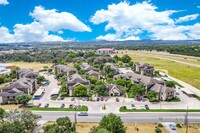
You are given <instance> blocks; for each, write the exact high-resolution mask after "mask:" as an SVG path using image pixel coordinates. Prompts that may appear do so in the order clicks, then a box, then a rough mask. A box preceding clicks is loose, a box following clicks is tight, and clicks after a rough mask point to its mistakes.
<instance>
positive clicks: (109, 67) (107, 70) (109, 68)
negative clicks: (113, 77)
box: [104, 65, 111, 79]
mask: <svg viewBox="0 0 200 133" xmlns="http://www.w3.org/2000/svg"><path fill="white" fill-rule="evenodd" d="M104 71H105V73H104V74H105V78H106V79H107V76H108V73H109V72H110V71H111V66H110V65H107V66H105V67H104Z"/></svg>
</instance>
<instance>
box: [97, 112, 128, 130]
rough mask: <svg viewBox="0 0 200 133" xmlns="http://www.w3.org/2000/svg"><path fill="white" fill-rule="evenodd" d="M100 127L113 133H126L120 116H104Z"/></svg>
mask: <svg viewBox="0 0 200 133" xmlns="http://www.w3.org/2000/svg"><path fill="white" fill-rule="evenodd" d="M99 127H100V128H103V129H106V130H108V131H109V132H111V133H126V127H125V126H124V122H123V121H122V120H121V118H120V117H119V116H116V115H115V114H112V113H110V114H108V115H105V116H103V118H102V120H101V122H100V123H99Z"/></svg>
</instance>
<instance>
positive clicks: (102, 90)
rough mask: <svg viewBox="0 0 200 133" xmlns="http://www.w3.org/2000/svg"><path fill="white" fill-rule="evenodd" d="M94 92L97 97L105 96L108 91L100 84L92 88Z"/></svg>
mask: <svg viewBox="0 0 200 133" xmlns="http://www.w3.org/2000/svg"><path fill="white" fill-rule="evenodd" d="M94 91H95V92H96V94H98V95H99V96H106V95H108V91H107V88H106V86H105V85H104V84H100V85H96V86H95V87H94Z"/></svg>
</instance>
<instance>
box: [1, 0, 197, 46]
mask: <svg viewBox="0 0 200 133" xmlns="http://www.w3.org/2000/svg"><path fill="white" fill-rule="evenodd" d="M143 39H151V40H194V39H200V0H123V1H122V0H0V43H13V42H35V41H40V42H45V41H98V40H107V41H124V40H143Z"/></svg>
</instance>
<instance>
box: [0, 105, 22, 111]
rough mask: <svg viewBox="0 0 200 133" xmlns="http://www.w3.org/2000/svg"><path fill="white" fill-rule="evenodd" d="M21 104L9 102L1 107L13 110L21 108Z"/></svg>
mask: <svg viewBox="0 0 200 133" xmlns="http://www.w3.org/2000/svg"><path fill="white" fill-rule="evenodd" d="M19 107H20V104H8V105H0V108H2V109H5V110H13V109H19Z"/></svg>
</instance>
